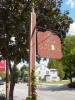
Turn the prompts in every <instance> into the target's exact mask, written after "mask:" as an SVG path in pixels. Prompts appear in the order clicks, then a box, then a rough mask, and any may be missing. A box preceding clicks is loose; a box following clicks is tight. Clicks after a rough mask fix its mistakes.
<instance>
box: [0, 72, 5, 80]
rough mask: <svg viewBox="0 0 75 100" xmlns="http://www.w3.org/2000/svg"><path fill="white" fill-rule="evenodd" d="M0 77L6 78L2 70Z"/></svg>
mask: <svg viewBox="0 0 75 100" xmlns="http://www.w3.org/2000/svg"><path fill="white" fill-rule="evenodd" d="M0 77H1V78H2V80H4V81H5V79H6V74H5V73H4V72H0Z"/></svg>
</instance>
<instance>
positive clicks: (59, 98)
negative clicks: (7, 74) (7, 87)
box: [0, 83, 75, 100]
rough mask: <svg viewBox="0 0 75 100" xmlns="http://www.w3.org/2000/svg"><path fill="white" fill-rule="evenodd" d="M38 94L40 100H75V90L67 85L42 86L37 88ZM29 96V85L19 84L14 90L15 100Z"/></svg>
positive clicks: (23, 99)
mask: <svg viewBox="0 0 75 100" xmlns="http://www.w3.org/2000/svg"><path fill="white" fill-rule="evenodd" d="M0 87H1V86H0ZM2 87H3V86H2ZM37 93H38V100H75V89H71V88H68V87H67V86H66V85H49V84H41V85H39V86H38V88H37ZM27 96H28V86H27V84H26V83H17V84H16V85H15V90H14V100H25V98H26V97H27Z"/></svg>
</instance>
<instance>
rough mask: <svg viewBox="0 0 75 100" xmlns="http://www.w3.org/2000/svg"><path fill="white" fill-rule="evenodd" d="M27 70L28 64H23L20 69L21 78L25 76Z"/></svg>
mask: <svg viewBox="0 0 75 100" xmlns="http://www.w3.org/2000/svg"><path fill="white" fill-rule="evenodd" d="M25 71H27V66H26V65H23V66H22V67H21V69H20V73H21V78H23V76H24V74H25Z"/></svg>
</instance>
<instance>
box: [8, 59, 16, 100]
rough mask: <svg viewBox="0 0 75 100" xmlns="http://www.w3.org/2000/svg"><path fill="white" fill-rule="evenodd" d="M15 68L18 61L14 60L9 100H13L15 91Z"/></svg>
mask: <svg viewBox="0 0 75 100" xmlns="http://www.w3.org/2000/svg"><path fill="white" fill-rule="evenodd" d="M15 68H16V62H15V61H14V66H13V68H12V73H11V82H10V93H9V100H13V92H14V86H15Z"/></svg>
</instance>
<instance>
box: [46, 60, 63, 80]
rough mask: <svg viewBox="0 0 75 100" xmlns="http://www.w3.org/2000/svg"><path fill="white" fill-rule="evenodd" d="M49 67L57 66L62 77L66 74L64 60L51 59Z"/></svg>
mask: <svg viewBox="0 0 75 100" xmlns="http://www.w3.org/2000/svg"><path fill="white" fill-rule="evenodd" d="M48 68H56V69H57V70H58V75H59V77H60V78H61V79H62V78H63V77H64V75H65V72H64V69H63V64H62V60H55V59H49V63H48Z"/></svg>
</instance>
